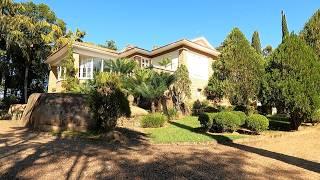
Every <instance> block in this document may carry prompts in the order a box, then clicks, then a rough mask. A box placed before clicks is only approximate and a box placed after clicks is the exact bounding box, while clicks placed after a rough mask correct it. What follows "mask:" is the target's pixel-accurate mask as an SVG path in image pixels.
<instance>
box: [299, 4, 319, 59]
mask: <svg viewBox="0 0 320 180" xmlns="http://www.w3.org/2000/svg"><path fill="white" fill-rule="evenodd" d="M300 36H301V37H302V38H303V39H304V40H305V41H306V42H307V44H308V45H309V46H311V47H312V48H313V49H314V50H315V52H316V53H317V54H318V56H319V57H320V9H318V10H317V11H316V12H315V13H314V14H313V15H312V17H311V18H310V19H309V20H308V22H307V23H306V24H305V25H304V28H303V30H302V31H301V32H300Z"/></svg>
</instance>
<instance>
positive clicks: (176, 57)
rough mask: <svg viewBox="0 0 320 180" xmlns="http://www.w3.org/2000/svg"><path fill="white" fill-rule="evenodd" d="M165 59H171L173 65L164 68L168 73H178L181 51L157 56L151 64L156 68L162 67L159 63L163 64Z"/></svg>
mask: <svg viewBox="0 0 320 180" xmlns="http://www.w3.org/2000/svg"><path fill="white" fill-rule="evenodd" d="M164 58H169V59H170V60H171V63H170V64H168V65H167V67H162V66H161V68H163V69H165V70H168V71H176V70H177V68H178V65H179V50H176V51H172V52H169V53H166V54H163V55H161V56H157V57H154V58H152V59H151V63H152V64H153V65H155V66H160V65H159V62H161V61H162V60H163V59H164Z"/></svg>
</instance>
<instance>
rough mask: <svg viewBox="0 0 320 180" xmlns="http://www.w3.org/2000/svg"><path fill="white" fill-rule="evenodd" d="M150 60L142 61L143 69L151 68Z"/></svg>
mask: <svg viewBox="0 0 320 180" xmlns="http://www.w3.org/2000/svg"><path fill="white" fill-rule="evenodd" d="M149 66H150V60H149V59H141V67H149Z"/></svg>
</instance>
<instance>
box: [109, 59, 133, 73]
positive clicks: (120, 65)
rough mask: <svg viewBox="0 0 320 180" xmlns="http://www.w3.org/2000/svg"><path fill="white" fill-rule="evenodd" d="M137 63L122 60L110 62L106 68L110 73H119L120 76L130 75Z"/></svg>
mask: <svg viewBox="0 0 320 180" xmlns="http://www.w3.org/2000/svg"><path fill="white" fill-rule="evenodd" d="M136 66H137V63H136V62H135V61H133V60H130V59H125V58H120V59H116V60H115V61H112V60H110V61H108V62H107V63H106V64H105V68H106V69H108V70H109V71H110V72H114V73H118V74H130V73H132V72H133V70H134V69H135V68H136Z"/></svg>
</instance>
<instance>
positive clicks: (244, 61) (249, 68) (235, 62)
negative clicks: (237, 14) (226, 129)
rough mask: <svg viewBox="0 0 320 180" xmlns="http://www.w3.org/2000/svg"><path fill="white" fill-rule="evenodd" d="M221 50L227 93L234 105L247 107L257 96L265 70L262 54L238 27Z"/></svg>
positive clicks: (225, 41) (222, 69)
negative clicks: (252, 45) (251, 44)
mask: <svg viewBox="0 0 320 180" xmlns="http://www.w3.org/2000/svg"><path fill="white" fill-rule="evenodd" d="M220 52H221V56H220V59H219V61H221V64H222V66H223V67H222V68H221V71H222V74H223V75H224V76H225V80H224V81H226V82H225V84H226V85H225V93H226V95H227V96H228V97H229V99H230V100H231V102H232V103H233V104H234V105H237V106H245V107H247V106H248V105H249V104H250V102H251V101H252V100H254V99H256V97H257V93H258V90H259V86H260V77H261V74H263V72H264V64H263V63H264V62H263V61H262V56H261V55H260V54H258V53H257V52H256V51H255V50H254V48H253V47H251V46H250V43H249V41H248V40H247V39H246V38H245V36H244V34H243V33H242V32H241V31H240V30H239V29H238V28H234V29H233V30H232V31H231V33H230V34H229V35H228V36H227V38H226V39H225V40H224V42H223V43H222V47H221V50H220Z"/></svg>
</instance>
